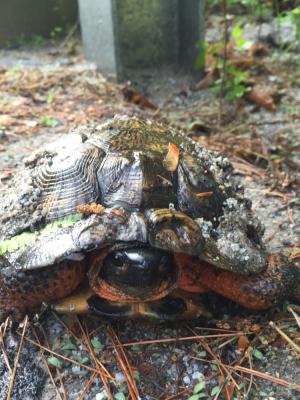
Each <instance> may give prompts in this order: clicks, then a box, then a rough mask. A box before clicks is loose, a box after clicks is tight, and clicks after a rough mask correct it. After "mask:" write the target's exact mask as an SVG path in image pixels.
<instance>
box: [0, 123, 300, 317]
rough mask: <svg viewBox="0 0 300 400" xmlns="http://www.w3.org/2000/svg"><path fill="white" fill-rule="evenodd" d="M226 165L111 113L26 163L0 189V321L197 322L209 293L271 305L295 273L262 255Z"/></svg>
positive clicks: (294, 285) (253, 222) (253, 221)
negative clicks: (41, 312)
mask: <svg viewBox="0 0 300 400" xmlns="http://www.w3.org/2000/svg"><path fill="white" fill-rule="evenodd" d="M232 172H233V167H232V164H231V163H230V162H229V160H228V159H227V158H226V157H224V156H222V155H220V154H217V153H214V152H212V151H209V150H207V149H206V148H204V147H203V146H201V145H199V144H198V143H196V142H195V141H193V140H192V139H191V138H189V137H188V136H186V135H184V134H183V133H182V132H181V131H180V130H179V129H177V128H174V127H171V126H170V125H166V124H163V123H160V122H155V121H151V120H148V119H141V118H138V117H128V116H115V117H114V118H111V119H109V120H107V121H105V122H102V123H100V124H90V125H87V126H82V127H79V128H76V129H73V130H72V131H71V132H70V133H68V134H65V135H63V136H62V137H61V138H60V139H58V140H56V141H54V142H52V143H49V144H48V145H45V146H44V148H41V149H39V150H38V151H36V152H34V153H33V154H32V155H31V156H30V157H29V158H27V159H26V160H24V163H23V164H22V166H21V167H20V170H19V171H18V172H17V173H16V174H15V176H14V178H13V179H12V180H11V181H10V182H9V184H8V185H7V187H6V188H5V190H3V191H2V192H1V193H0V223H1V234H0V254H1V255H0V313H1V315H0V317H1V319H3V318H5V317H7V316H8V315H11V316H12V317H13V318H15V319H19V318H21V317H22V316H23V315H24V314H25V313H30V312H33V311H35V310H37V309H38V308H39V307H40V306H41V304H44V303H46V304H47V305H49V307H51V308H53V309H54V310H56V311H57V312H60V313H76V314H80V313H93V314H96V315H100V316H107V317H117V318H119V317H128V318H131V317H132V318H133V317H134V318H135V317H142V318H144V317H145V318H153V319H160V320H175V319H180V318H198V317H199V316H201V315H204V316H208V315H210V311H209V310H207V309H206V308H205V307H204V306H203V304H202V303H201V296H202V293H204V292H206V291H209V290H212V291H214V292H217V293H219V294H220V295H222V296H224V297H227V298H229V299H231V300H233V301H235V302H237V303H239V304H241V305H242V306H244V307H246V308H249V309H254V310H261V309H267V308H269V307H271V306H272V305H274V304H276V303H278V302H280V301H283V300H284V299H286V298H288V297H290V296H293V294H294V295H295V296H296V295H298V297H299V293H298V287H299V281H300V278H299V277H300V273H299V269H298V268H297V267H296V266H295V265H294V264H292V263H291V262H289V261H288V260H287V259H286V258H284V257H283V256H282V255H280V254H268V252H267V250H266V248H265V246H264V244H263V240H262V237H263V233H264V227H263V224H262V222H261V221H260V220H259V219H258V218H257V216H256V215H255V213H254V212H253V211H252V208H251V202H250V201H249V200H248V199H246V198H245V197H244V194H243V187H242V186H241V185H238V184H236V183H235V182H234V180H233V178H232Z"/></svg>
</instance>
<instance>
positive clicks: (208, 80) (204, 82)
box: [195, 68, 218, 90]
mask: <svg viewBox="0 0 300 400" xmlns="http://www.w3.org/2000/svg"><path fill="white" fill-rule="evenodd" d="M217 74H218V72H217V69H215V68H214V69H213V70H211V71H209V72H208V73H207V74H206V75H205V77H204V78H203V79H201V81H199V82H198V83H196V85H195V89H196V90H201V89H206V88H208V87H209V86H211V85H212V84H213V83H214V81H215V80H216V78H217Z"/></svg>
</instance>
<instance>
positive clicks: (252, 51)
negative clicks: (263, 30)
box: [248, 42, 270, 57]
mask: <svg viewBox="0 0 300 400" xmlns="http://www.w3.org/2000/svg"><path fill="white" fill-rule="evenodd" d="M269 54H270V50H269V49H268V48H267V47H266V46H265V45H264V44H262V43H259V42H256V43H253V44H252V45H251V46H250V47H249V49H248V56H251V57H260V56H268V55H269Z"/></svg>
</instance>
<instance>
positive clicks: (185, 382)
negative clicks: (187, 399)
mask: <svg viewBox="0 0 300 400" xmlns="http://www.w3.org/2000/svg"><path fill="white" fill-rule="evenodd" d="M182 381H183V383H184V384H185V385H187V386H188V385H190V384H191V378H190V377H189V376H187V375H185V376H184V377H183V379H182Z"/></svg>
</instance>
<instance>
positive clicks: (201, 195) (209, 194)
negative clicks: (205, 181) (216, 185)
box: [196, 192, 214, 197]
mask: <svg viewBox="0 0 300 400" xmlns="http://www.w3.org/2000/svg"><path fill="white" fill-rule="evenodd" d="M213 194H214V192H200V193H196V196H197V197H211V196H212V195H213Z"/></svg>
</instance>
